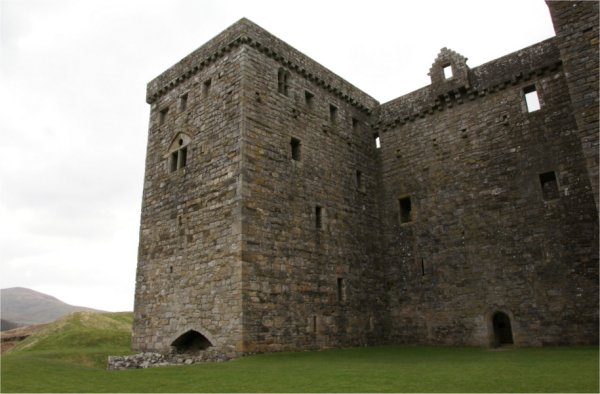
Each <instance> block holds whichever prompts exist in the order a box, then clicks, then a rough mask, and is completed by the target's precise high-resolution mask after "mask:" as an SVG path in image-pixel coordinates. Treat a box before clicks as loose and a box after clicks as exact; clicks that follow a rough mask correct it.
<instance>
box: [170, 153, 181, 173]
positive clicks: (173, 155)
mask: <svg viewBox="0 0 600 394" xmlns="http://www.w3.org/2000/svg"><path fill="white" fill-rule="evenodd" d="M178 159H179V151H175V152H173V153H171V163H170V168H171V172H173V171H175V170H177V162H178Z"/></svg>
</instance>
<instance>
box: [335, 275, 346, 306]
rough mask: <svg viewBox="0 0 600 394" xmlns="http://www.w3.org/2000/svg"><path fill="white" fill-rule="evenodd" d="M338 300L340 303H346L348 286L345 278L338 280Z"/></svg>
mask: <svg viewBox="0 0 600 394" xmlns="http://www.w3.org/2000/svg"><path fill="white" fill-rule="evenodd" d="M337 299H338V301H339V302H344V301H346V284H345V283H344V278H337Z"/></svg>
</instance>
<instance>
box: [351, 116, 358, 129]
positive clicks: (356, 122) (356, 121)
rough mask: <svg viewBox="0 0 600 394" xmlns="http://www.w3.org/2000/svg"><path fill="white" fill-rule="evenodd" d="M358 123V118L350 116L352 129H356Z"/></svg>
mask: <svg viewBox="0 0 600 394" xmlns="http://www.w3.org/2000/svg"><path fill="white" fill-rule="evenodd" d="M358 124H359V122H358V119H356V118H352V130H356V129H358Z"/></svg>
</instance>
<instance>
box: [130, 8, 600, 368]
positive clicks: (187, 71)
mask: <svg viewBox="0 0 600 394" xmlns="http://www.w3.org/2000/svg"><path fill="white" fill-rule="evenodd" d="M548 6H549V7H550V11H551V14H552V18H553V22H554V25H555V30H556V34H557V35H556V36H555V37H553V38H551V39H548V40H545V41H543V42H540V43H538V44H535V45H533V46H531V47H528V48H524V49H521V50H519V51H517V52H514V53H512V54H509V55H507V56H504V57H502V58H499V59H496V60H493V61H491V62H489V63H486V64H484V65H481V66H479V67H476V68H473V69H471V68H469V66H468V65H467V59H466V58H465V57H463V56H461V55H460V54H458V53H456V52H454V51H452V50H449V49H446V48H443V49H442V50H441V52H440V53H439V55H438V57H437V58H436V59H435V61H434V62H433V65H432V66H431V69H430V70H429V75H430V76H431V84H430V85H429V86H426V87H424V88H422V89H419V90H417V91H414V92H412V93H409V94H407V95H405V96H402V97H399V98H397V99H395V100H393V101H390V102H388V103H384V104H380V103H379V102H377V101H376V100H375V99H374V98H372V97H370V96H369V95H367V94H366V93H364V92H362V91H361V90H359V89H357V88H356V87H354V86H353V85H351V84H350V83H348V82H346V81H345V80H343V79H342V78H340V77H338V76H337V75H335V74H334V73H332V72H331V71H329V70H327V69H326V68H324V67H322V66H321V65H319V64H318V63H317V62H315V61H313V60H311V59H310V58H308V57H307V56H305V55H303V54H302V53H300V52H299V51H297V50H295V49H294V48H292V47H290V46H289V45H287V44H286V43H284V42H283V41H281V40H279V39H277V38H276V37H274V36H272V35H270V34H269V33H268V32H266V31H265V30H263V29H261V28H260V27H258V26H256V25H255V24H253V23H252V22H250V21H248V20H246V19H242V20H240V21H239V22H237V23H235V24H234V25H233V26H231V27H230V28H228V29H227V30H225V31H224V32H222V33H221V34H219V35H218V36H217V37H215V38H214V39H212V40H211V41H209V42H208V43H206V44H205V45H203V46H202V47H200V48H199V49H197V50H196V51H194V52H193V53H192V54H190V55H188V56H187V57H185V58H184V59H182V60H181V61H180V62H178V63H177V64H176V65H175V66H173V67H172V68H170V69H169V70H167V71H165V72H164V73H163V74H161V75H160V76H159V77H157V78H156V79H154V80H153V81H152V82H150V83H149V84H148V92H147V98H146V100H147V102H148V103H149V104H150V105H151V115H150V127H149V133H148V148H147V157H146V173H145V181H144V196H143V205H142V217H141V229H140V246H139V261H138V271H137V278H136V281H137V283H136V296H135V316H134V327H133V348H134V349H135V350H140V351H158V352H163V353H165V352H169V351H171V350H172V349H175V350H178V351H183V352H185V351H193V350H202V349H212V351H213V352H214V354H220V355H226V357H235V356H238V355H241V354H245V353H251V352H258V351H261V352H262V351H280V350H301V349H317V348H323V347H331V346H357V345H365V344H383V343H417V344H444V345H474V346H490V345H491V346H493V345H499V344H504V343H514V344H516V345H521V346H539V345H545V344H583V343H597V341H598V210H597V208H598V157H597V151H598V2H560V1H559V2H554V1H552V2H548Z"/></svg>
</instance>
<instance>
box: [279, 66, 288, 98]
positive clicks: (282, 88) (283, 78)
mask: <svg viewBox="0 0 600 394" xmlns="http://www.w3.org/2000/svg"><path fill="white" fill-rule="evenodd" d="M289 79H290V73H289V72H288V71H287V70H285V69H283V68H280V69H279V71H278V72H277V90H278V91H279V93H281V94H283V95H284V96H288V95H289V89H290V86H289V82H290V81H289Z"/></svg>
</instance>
